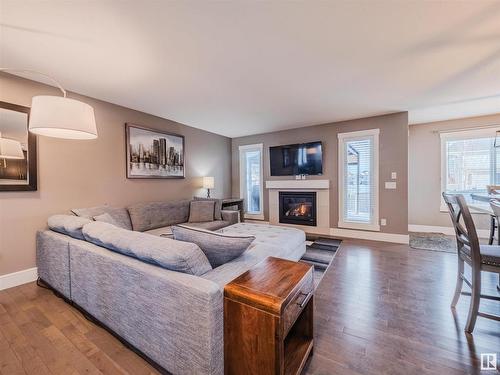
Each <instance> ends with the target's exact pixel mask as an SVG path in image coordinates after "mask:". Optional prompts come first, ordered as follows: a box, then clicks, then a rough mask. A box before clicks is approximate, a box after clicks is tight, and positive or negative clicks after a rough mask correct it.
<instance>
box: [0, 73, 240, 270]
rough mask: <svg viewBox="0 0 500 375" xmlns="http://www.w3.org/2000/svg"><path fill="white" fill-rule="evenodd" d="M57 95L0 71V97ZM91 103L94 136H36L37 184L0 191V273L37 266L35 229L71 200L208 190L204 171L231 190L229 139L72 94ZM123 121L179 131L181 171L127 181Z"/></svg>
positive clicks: (126, 199) (26, 101)
mask: <svg viewBox="0 0 500 375" xmlns="http://www.w3.org/2000/svg"><path fill="white" fill-rule="evenodd" d="M40 94H53V95H59V92H58V91H57V90H56V89H54V88H52V87H49V86H45V85H42V84H38V83H35V82H33V81H28V80H24V79H20V78H16V77H13V76H10V75H6V74H0V100H1V101H5V102H10V103H15V104H20V105H24V106H29V105H30V103H31V97H32V96H33V95H40ZM69 96H70V97H73V98H78V99H80V100H82V101H85V102H87V103H89V104H90V105H92V106H93V107H94V109H95V115H96V121H97V127H98V132H99V138H98V139H97V140H92V141H71V140H59V139H55V138H46V137H38V175H39V178H38V191H35V192H0V275H3V274H7V273H11V272H15V271H19V270H23V269H27V268H30V267H34V266H35V233H36V230H37V229H40V228H44V227H45V226H46V220H47V217H48V216H49V215H52V214H55V213H61V212H67V211H68V210H69V209H71V208H75V207H87V206H93V205H100V204H103V203H108V204H110V205H116V206H123V205H127V204H129V203H134V202H140V201H153V200H171V199H172V200H173V199H181V198H189V197H192V196H193V195H194V194H205V191H203V190H201V189H200V186H201V176H205V175H210V176H215V189H214V191H213V195H214V196H218V197H222V196H229V195H230V194H231V175H230V174H231V158H230V153H231V140H230V139H229V138H226V137H222V136H219V135H215V134H212V133H208V132H205V131H201V130H198V129H195V128H192V127H188V126H185V125H182V124H179V123H176V122H173V121H169V120H165V119H162V118H159V117H155V116H151V115H148V114H145V113H142V112H138V111H134V110H131V109H127V108H124V107H120V106H116V105H113V104H110V103H106V102H102V101H99V100H95V99H92V98H88V97H82V96H79V95H76V94H70V95H69ZM125 122H132V123H135V124H140V125H143V126H146V127H151V128H155V129H160V130H168V131H170V132H174V133H178V134H183V135H184V136H185V137H186V178H185V179H178V180H127V179H126V177H125V130H124V129H125V128H124V127H125V125H124V124H125Z"/></svg>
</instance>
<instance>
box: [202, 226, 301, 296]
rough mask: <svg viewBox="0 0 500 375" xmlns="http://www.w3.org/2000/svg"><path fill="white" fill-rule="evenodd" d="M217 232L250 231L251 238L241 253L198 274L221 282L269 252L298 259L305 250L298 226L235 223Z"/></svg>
mask: <svg viewBox="0 0 500 375" xmlns="http://www.w3.org/2000/svg"><path fill="white" fill-rule="evenodd" d="M218 232H219V233H220V232H222V233H226V234H235V235H237V234H240V235H241V234H246V235H254V236H255V237H256V239H255V241H254V242H253V243H252V245H250V248H249V249H248V250H247V251H245V252H244V253H243V254H241V256H239V257H238V258H236V259H233V260H232V261H231V262H229V263H226V264H224V265H222V266H220V267H217V268H215V269H213V270H211V271H209V272H207V273H206V274H204V275H203V276H202V277H203V278H204V279H208V280H211V281H213V282H215V283H217V284H218V285H219V286H220V287H221V288H222V289H224V285H226V284H227V283H228V282H230V281H231V280H233V279H234V278H236V277H238V276H239V275H241V274H242V273H243V272H245V271H247V270H249V269H250V268H252V267H253V266H254V265H255V264H257V263H259V262H261V261H262V260H264V259H265V258H267V257H269V256H274V257H277V258H283V259H289V260H293V261H298V260H299V259H300V258H301V257H302V256H303V255H304V253H305V251H306V242H305V240H306V238H305V233H304V232H303V231H302V230H299V229H295V228H287V227H281V226H276V225H266V224H252V223H239V224H235V225H231V226H229V227H227V228H224V229H221V230H219V231H218Z"/></svg>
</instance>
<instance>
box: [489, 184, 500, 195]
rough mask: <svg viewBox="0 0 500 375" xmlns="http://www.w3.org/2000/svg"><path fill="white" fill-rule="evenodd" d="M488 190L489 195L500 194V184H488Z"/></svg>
mask: <svg viewBox="0 0 500 375" xmlns="http://www.w3.org/2000/svg"><path fill="white" fill-rule="evenodd" d="M486 191H487V192H488V194H489V195H494V194H500V185H486Z"/></svg>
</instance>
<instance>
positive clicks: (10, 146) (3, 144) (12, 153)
mask: <svg viewBox="0 0 500 375" xmlns="http://www.w3.org/2000/svg"><path fill="white" fill-rule="evenodd" d="M0 159H24V153H23V148H22V147H21V143H20V142H19V141H15V140H13V139H7V138H0Z"/></svg>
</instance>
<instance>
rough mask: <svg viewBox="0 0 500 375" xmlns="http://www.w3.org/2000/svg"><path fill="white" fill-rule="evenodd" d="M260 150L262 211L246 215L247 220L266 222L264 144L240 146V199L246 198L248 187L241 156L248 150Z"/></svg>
mask: <svg viewBox="0 0 500 375" xmlns="http://www.w3.org/2000/svg"><path fill="white" fill-rule="evenodd" d="M256 149H259V150H260V199H261V202H260V211H259V212H256V213H251V214H250V213H247V212H245V213H244V217H245V219H253V220H264V169H263V168H264V144H263V143H256V144H253V145H242V146H239V159H240V163H239V164H240V165H239V167H240V198H242V199H244V198H245V186H246V181H245V173H243V171H244V170H245V166H244V164H243V158H242V157H241V154H242V152H243V151H246V150H256ZM244 207H245V206H244Z"/></svg>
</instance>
